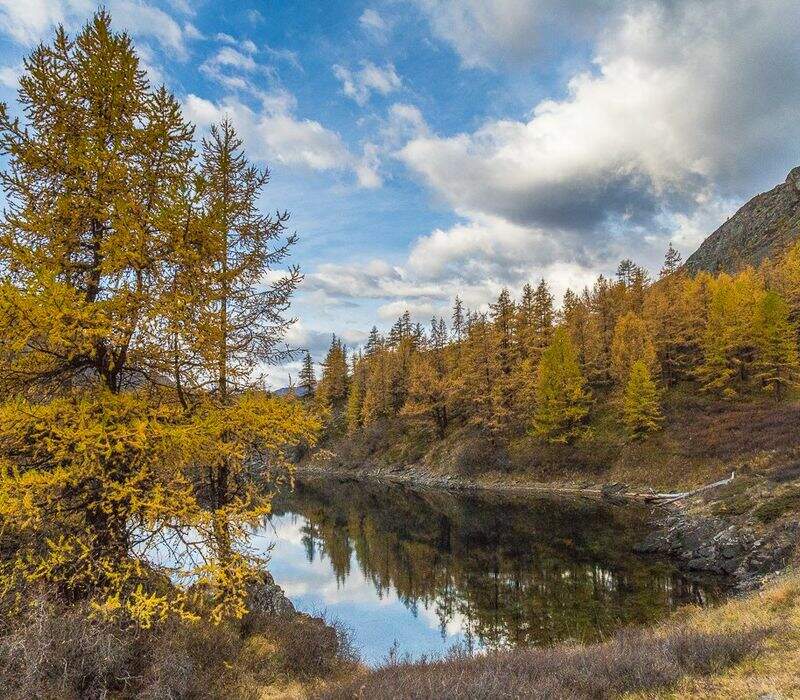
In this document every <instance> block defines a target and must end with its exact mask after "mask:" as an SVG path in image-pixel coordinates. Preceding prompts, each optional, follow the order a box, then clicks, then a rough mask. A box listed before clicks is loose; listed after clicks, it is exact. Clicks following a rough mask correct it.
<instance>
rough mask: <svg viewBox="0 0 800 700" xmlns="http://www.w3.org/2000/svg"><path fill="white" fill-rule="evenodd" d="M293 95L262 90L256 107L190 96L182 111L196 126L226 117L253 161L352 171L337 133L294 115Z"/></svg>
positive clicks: (353, 162)
mask: <svg viewBox="0 0 800 700" xmlns="http://www.w3.org/2000/svg"><path fill="white" fill-rule="evenodd" d="M294 106H295V105H294V98H293V97H292V96H291V95H290V94H288V93H286V92H275V93H265V94H263V95H262V96H261V110H260V111H256V110H254V109H252V108H251V107H249V106H248V105H246V104H244V103H243V102H241V101H240V100H238V99H237V98H235V97H225V98H223V99H222V100H220V101H218V102H212V101H210V100H206V99H204V98H201V97H198V96H197V95H193V94H190V95H189V96H188V97H187V98H186V100H185V101H184V113H185V115H186V117H187V119H189V120H190V121H192V122H194V123H196V124H198V125H199V126H208V125H209V124H212V123H214V122H218V121H220V120H221V119H223V118H224V117H225V116H229V117H230V118H231V119H232V120H233V122H234V124H235V126H236V128H237V129H238V130H239V132H240V134H241V136H242V138H243V139H244V141H245V144H246V146H247V149H248V152H249V153H250V154H251V156H252V157H253V158H255V159H256V160H266V161H268V162H272V161H275V162H278V163H282V164H284V165H288V166H299V167H305V168H309V169H311V170H317V171H325V170H341V171H348V170H349V171H352V172H356V173H357V174H358V175H359V176H361V173H360V172H358V171H359V170H360V168H361V167H362V162H361V159H360V158H357V157H355V156H354V155H353V154H352V153H351V152H350V151H349V150H348V149H347V147H346V146H345V144H344V142H343V141H342V139H341V137H340V136H339V135H338V134H337V133H336V132H334V131H331V130H329V129H327V128H325V127H324V126H323V125H322V124H320V123H319V122H318V121H314V120H312V119H300V118H297V117H295V116H294V114H293V109H294Z"/></svg>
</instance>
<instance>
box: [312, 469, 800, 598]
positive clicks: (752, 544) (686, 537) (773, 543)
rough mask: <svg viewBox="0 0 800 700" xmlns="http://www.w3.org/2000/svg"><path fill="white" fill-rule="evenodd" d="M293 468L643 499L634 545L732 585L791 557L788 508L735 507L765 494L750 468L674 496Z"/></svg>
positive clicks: (799, 527)
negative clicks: (643, 529) (644, 523)
mask: <svg viewBox="0 0 800 700" xmlns="http://www.w3.org/2000/svg"><path fill="white" fill-rule="evenodd" d="M297 474H298V476H299V477H300V478H304V479H327V478H333V479H337V480H353V481H356V482H357V481H364V480H366V481H374V482H383V483H387V484H399V485H406V486H409V487H411V488H414V489H418V490H422V489H437V490H438V489H445V490H450V491H456V492H459V491H483V492H487V493H498V494H508V495H521V496H525V495H526V494H527V495H530V496H531V497H534V496H548V495H552V496H564V497H571V498H585V499H593V500H602V501H604V502H607V503H609V504H611V505H618V506H624V505H631V504H637V505H644V506H646V507H648V508H649V509H650V517H651V520H652V523H653V529H652V530H651V531H650V532H649V533H647V534H645V535H643V536H642V538H641V540H640V541H639V542H638V543H637V544H636V545H635V551H637V552H638V553H640V554H655V555H660V556H668V557H669V558H671V559H672V560H674V561H675V563H676V564H677V565H678V567H679V568H680V569H681V570H682V571H685V572H687V573H693V574H714V575H721V576H725V577H727V578H729V579H730V581H731V585H732V587H735V588H736V589H738V590H739V591H749V590H753V589H756V588H758V587H759V585H760V584H761V582H762V580H763V579H764V578H765V577H767V576H769V575H772V574H775V573H776V572H779V571H781V570H783V569H785V568H786V567H787V566H788V565H789V564H790V563H791V562H792V561H793V560H795V559H796V556H797V545H798V542H799V541H800V523H798V522H797V520H796V519H793V518H791V509H787V510H788V512H787V513H781V512H778V513H776V514H772V513H765V512H764V511H763V510H759V509H758V508H756V509H755V510H754V511H752V512H742V507H741V506H742V503H743V502H745V503H749V502H750V501H756V500H758V501H761V502H762V505H763V504H764V503H769V502H770V501H769V500H765V493H764V489H765V484H764V483H763V479H757V478H754V477H753V475H752V474H744V475H741V476H739V477H736V476H734V475H732V476H733V478H730V477H729V479H726V480H723V483H719V484H718V485H716V484H715V483H714V482H712V484H710V485H707V486H710V488H706V487H698V488H697V489H695V490H693V491H690V492H687V493H685V494H678V495H680V497H679V498H674V497H673V498H665V496H675V495H676V494H665V493H659V492H657V491H656V490H655V489H653V488H648V487H642V486H638V487H636V488H635V489H632V488H631V487H629V486H628V485H627V484H625V483H621V482H611V483H602V482H589V481H552V482H542V481H534V480H530V479H527V478H520V477H518V476H510V475H505V474H501V473H498V472H488V473H484V474H480V475H479V476H476V477H469V476H463V475H456V474H448V473H443V472H441V471H437V470H433V469H430V468H427V467H425V466H424V465H420V464H414V465H407V466H390V465H384V464H381V465H376V464H371V465H364V466H345V465H343V464H342V463H341V462H337V461H336V460H334V459H325V460H322V459H317V460H315V461H314V462H306V463H304V464H301V465H300V466H298V470H297ZM772 500H773V502H774V500H775V499H772ZM776 505H778V504H776ZM765 515H768V517H764V516H765ZM759 516H761V517H759Z"/></svg>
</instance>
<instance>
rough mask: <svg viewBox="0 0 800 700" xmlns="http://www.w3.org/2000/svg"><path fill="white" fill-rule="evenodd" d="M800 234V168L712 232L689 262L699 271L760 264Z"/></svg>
mask: <svg viewBox="0 0 800 700" xmlns="http://www.w3.org/2000/svg"><path fill="white" fill-rule="evenodd" d="M798 237H800V167H797V168H794V169H793V170H792V171H791V172H790V173H789V175H788V176H787V177H786V182H784V183H783V184H781V185H778V186H777V187H775V188H773V189H771V190H770V191H769V192H765V193H763V194H759V195H757V196H756V197H753V199H751V200H750V201H749V202H747V204H745V205H744V206H743V207H742V208H741V209H739V211H737V212H736V213H735V214H734V215H733V216H732V217H731V218H730V219H728V220H727V221H726V222H725V223H724V224H722V226H720V227H719V228H718V229H717V230H716V231H714V233H712V234H711V235H710V236H709V237H708V238H706V240H705V241H703V243H702V245H701V246H700V247H699V248H698V249H697V250H696V251H695V252H694V253H693V254H692V255H690V256H689V258H688V259H687V261H686V265H685V268H686V269H687V270H688V271H689V272H691V273H696V272H700V271H701V270H705V271H707V272H712V273H716V272H723V271H724V272H736V271H737V270H739V269H741V268H743V267H746V266H747V265H752V266H753V267H758V265H759V264H760V263H761V262H763V261H764V260H765V259H767V258H769V257H773V256H775V255H776V254H778V253H780V252H781V251H783V250H785V249H786V248H788V247H789V246H790V245H791V244H792V243H793V242H794V241H796V240H797V239H798Z"/></svg>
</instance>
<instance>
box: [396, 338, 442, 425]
mask: <svg viewBox="0 0 800 700" xmlns="http://www.w3.org/2000/svg"><path fill="white" fill-rule="evenodd" d="M448 389H449V387H448V382H447V377H446V375H445V374H444V372H443V371H442V368H441V366H439V365H437V361H436V356H435V354H434V353H433V352H432V351H428V352H425V353H415V354H414V355H413V357H412V358H411V371H410V373H409V381H408V398H407V400H406V403H405V405H404V406H403V409H402V414H403V415H405V416H409V417H412V418H415V419H418V420H421V421H423V422H425V423H428V424H430V425H431V426H432V427H433V428H434V430H435V432H436V435H437V436H438V437H439V438H443V437H444V436H445V430H446V429H447V423H448V419H449V412H448V402H449V391H448Z"/></svg>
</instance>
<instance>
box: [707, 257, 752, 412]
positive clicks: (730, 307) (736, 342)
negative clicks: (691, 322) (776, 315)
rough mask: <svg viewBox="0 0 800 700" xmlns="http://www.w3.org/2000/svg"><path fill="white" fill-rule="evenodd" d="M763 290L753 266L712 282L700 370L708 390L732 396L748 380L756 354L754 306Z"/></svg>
mask: <svg viewBox="0 0 800 700" xmlns="http://www.w3.org/2000/svg"><path fill="white" fill-rule="evenodd" d="M761 294H763V290H762V287H761V283H760V281H759V280H758V279H757V278H756V276H755V273H754V272H753V270H745V271H744V272H741V273H739V274H738V275H737V276H736V277H731V276H730V275H727V274H724V273H723V274H721V275H719V276H718V277H717V278H716V279H714V280H713V282H712V284H711V297H710V299H709V303H708V315H707V321H706V327H705V330H704V333H703V339H702V347H703V355H704V357H703V362H702V364H701V365H700V367H699V368H698V370H697V374H698V376H699V378H700V380H701V382H702V384H703V388H704V389H705V390H706V391H709V392H712V393H716V394H719V395H720V396H722V397H723V398H733V397H734V396H736V395H737V394H738V392H739V389H740V388H741V386H742V385H743V384H744V383H745V382H746V381H747V379H748V374H749V369H750V367H751V365H752V363H753V361H754V359H755V354H756V334H755V310H756V308H757V307H758V306H759V303H760V295H761Z"/></svg>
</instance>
